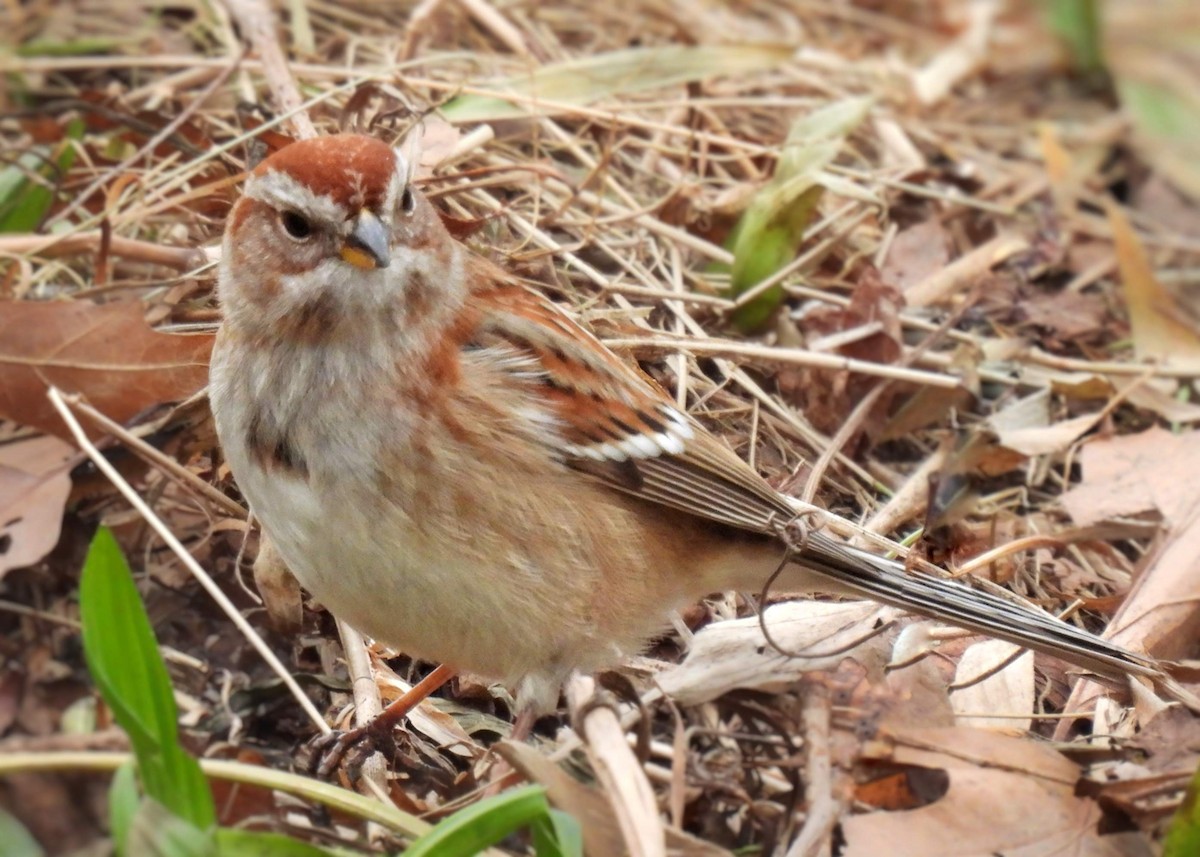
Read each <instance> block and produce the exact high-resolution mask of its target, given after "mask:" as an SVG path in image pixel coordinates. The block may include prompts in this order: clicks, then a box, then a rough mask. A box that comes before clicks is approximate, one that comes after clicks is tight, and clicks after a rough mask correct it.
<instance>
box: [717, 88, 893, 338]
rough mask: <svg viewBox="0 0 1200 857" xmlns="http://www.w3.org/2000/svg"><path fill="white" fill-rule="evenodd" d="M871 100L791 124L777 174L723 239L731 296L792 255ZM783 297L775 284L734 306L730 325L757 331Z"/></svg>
mask: <svg viewBox="0 0 1200 857" xmlns="http://www.w3.org/2000/svg"><path fill="white" fill-rule="evenodd" d="M871 104H872V101H871V99H869V98H847V99H844V100H842V101H837V102H834V103H833V104H829V105H827V106H825V107H822V108H821V109H820V110H815V111H813V112H812V113H809V114H808V115H806V116H803V117H801V118H800V119H798V120H797V121H796V122H795V123H793V125H792V127H791V129H790V130H789V131H788V136H787V140H786V141H785V142H784V147H783V151H782V152H781V153H780V156H779V163H778V164H777V165H776V167H775V175H774V176H773V177H772V178H771V180H770V181H768V182H767V183H766V184H765V185H763V187H762V188H761V189H759V191H758V193H756V194H755V195H754V198H753V199H752V200H751V201H750V204H749V205H748V206H747V207H746V211H745V212H744V213H743V214H742V216H741V218H740V219H739V220H738V223H737V225H736V226H735V227H734V229H733V232H732V233H730V236H729V240H728V241H726V247H727V248H728V249H729V250H730V251H731V252H732V253H733V266H732V268H731V269H730V272H729V274H730V276H729V293H730V296H731V297H733V298H737V297H738V296H739V295H741V294H744V293H745V292H747V291H749V290H750V289H753V288H754V287H755V286H757V285H758V284H759V283H761V282H762V281H763V280H765V279H767V278H768V277H770V276H772V275H773V274H775V273H776V272H778V271H779V270H780V269H782V268H783V267H784V266H786V265H788V264H789V263H791V262H792V260H793V259H795V258H796V251H797V250H798V249H799V246H800V242H801V241H802V240H803V238H804V231H805V230H806V229H807V228H808V224H809V222H810V221H811V220H812V217H813V214H814V213H815V212H816V210H817V204H818V203H819V202H820V200H821V195H822V194H823V193H824V190H825V187H826V185H828V184H829V183H830V177H828V176H827V175H826V174H825V173H824V169H825V167H827V166H828V165H829V163H830V162H831V161H832V160H833V159H834V158H835V157H837V154H838V152H840V151H841V150H842V147H843V146H844V145H845V141H846V137H847V136H848V135H849V134H850V133H851V132H852V131H853V130H854V129H855V128H857V127H858V126H859V124H861V123H862V121H863V119H864V118H866V116H867V113H868V111H869V110H870V109H871ZM840 189H841V185H839V190H840ZM783 295H784V293H783V287H782V286H780V285H776V286H773V287H771V288H770V289H767V290H766V291H765V292H763V293H762V294H761V295H758V296H756V297H755V298H754V299H753V300H750V301H748V302H746V303H743V304H742V305H741V306H739V307H738V308H737V309H736V310H734V313H733V321H734V324H736V325H737V327H738V328H739V329H740V330H742V331H743V332H745V333H753V332H755V331H757V330H758V329H759V328H761V327H762V326H763V325H764V324H766V322H767V321H768V320H769V319H770V318H771V316H772V314H773V313H774V312H775V310H776V309H777V308H778V306H779V305H780V304H781V303H782V302H783Z"/></svg>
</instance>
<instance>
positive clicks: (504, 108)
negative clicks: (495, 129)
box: [441, 45, 794, 122]
mask: <svg viewBox="0 0 1200 857" xmlns="http://www.w3.org/2000/svg"><path fill="white" fill-rule="evenodd" d="M793 52H794V49H793V48H791V47H788V46H784V45H698V46H690V45H664V46H661V47H648V48H629V49H627V50H622V51H611V52H609V53H602V54H593V55H590V56H586V57H581V58H579V59H572V60H567V61H566V62H561V63H553V64H551V65H546V66H542V67H541V68H538V69H536V70H535V71H533V72H532V73H531V74H528V75H523V76H520V77H512V78H509V79H507V80H502V81H498V82H496V83H492V84H488V85H487V88H488V89H492V90H495V91H496V95H494V96H493V95H474V94H472V95H462V96H459V97H458V98H455V99H453V100H451V101H450V102H448V103H447V104H445V105H443V106H442V108H441V113H442V115H443V116H445V117H446V119H448V120H449V121H451V122H493V121H495V120H497V119H511V118H515V117H520V116H528V115H529V114H530V113H533V112H537V113H540V114H543V115H553V114H555V113H559V112H561V111H562V107H560V106H558V105H562V104H568V105H584V104H591V103H592V102H595V101H599V100H601V99H603V98H607V97H609V96H612V95H617V94H618V93H630V92H639V91H644V90H647V89H659V88H662V87H666V86H676V85H678V84H681V83H688V82H690V81H693V80H702V79H704V78H709V77H714V76H716V75H734V74H741V73H745V72H752V71H764V70H768V69H773V68H777V67H778V66H779V64H780V63H783V62H785V61H786V60H788V59H789V58H790V57H791V56H792V54H793ZM501 93H509V94H511V95H515V96H518V97H520V99H521V100H520V101H518V102H516V103H514V102H513V100H512V99H506V98H504V97H503V95H501ZM527 99H544V100H545V101H549V102H553V105H547V106H544V107H539V106H538V105H536V104H529V103H528V101H527Z"/></svg>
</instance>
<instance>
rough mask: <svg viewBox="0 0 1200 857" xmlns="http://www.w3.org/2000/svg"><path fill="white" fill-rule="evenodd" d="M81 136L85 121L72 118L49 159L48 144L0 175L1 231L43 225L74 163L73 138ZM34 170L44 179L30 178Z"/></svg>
mask: <svg viewBox="0 0 1200 857" xmlns="http://www.w3.org/2000/svg"><path fill="white" fill-rule="evenodd" d="M82 136H83V122H82V121H81V120H79V119H75V120H72V121H71V123H70V124H69V125H68V126H67V131H66V135H65V136H64V138H63V140H62V142H60V143H59V144H58V147H57V153H56V154H55V155H53V157H52V159H51V160H50V161H49V162H47V161H45V160H44V159H43V157H42V154H45V155H49V149H48V147H41V152H42V154H39V153H38V152H36V151H35V152H28V153H26V154H25V155H23V156H22V158H21V159H20V161H19V163H18V164H15V165H13V166H11V167H9V168H8V169H6V170H4V175H3V176H0V232H32V231H33V230H35V229H37V228H38V226H40V225H41V223H42V220H43V218H45V216H46V212H48V211H49V210H50V206H51V205H53V203H54V194H55V193H56V188H57V187H58V179H59V177H60V176H65V175H66V174H67V172H68V171H69V170H70V169H71V167H72V166H73V165H74V163H75V154H76V153H75V146H74V144H73V141H75V140H78V139H79V138H80V137H82ZM38 165H40V166H38ZM31 172H36V174H37V175H38V176H40V177H41V179H42V181H38V180H37V179H34V178H30V177H29V173H31Z"/></svg>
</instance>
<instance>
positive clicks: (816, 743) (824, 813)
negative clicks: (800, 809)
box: [786, 681, 843, 857]
mask: <svg viewBox="0 0 1200 857" xmlns="http://www.w3.org/2000/svg"><path fill="white" fill-rule="evenodd" d="M805 688H806V691H805V693H804V708H803V714H802V717H803V721H804V749H805V754H804V755H805V764H804V773H805V777H804V780H805V785H804V798H805V801H804V802H805V804H806V805H807V808H808V811H807V813H806V815H805V818H804V827H803V828H801V830H800V835H799V836H797V837H796V839H795V841H793V842H792V844H791V847H789V848H788V850H787V855H786V857H828V855H831V854H832V853H833V827H834V825H836V824H837V821H838V818H839V817H840V816H841V814H842V810H843V807H842V806H841V804H840V802H839V801H838V800H837V798H836V797H835V796H834V775H835V772H834V768H833V754H832V743H833V734H832V728H831V724H832V705H831V704H830V700H829V689H828V688H827V687H825V686H824V685H823V684H821V683H820V682H817V681H809V682H805Z"/></svg>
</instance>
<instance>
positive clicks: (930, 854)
mask: <svg viewBox="0 0 1200 857" xmlns="http://www.w3.org/2000/svg"><path fill="white" fill-rule="evenodd" d="M893 740H894V742H895V746H893V747H892V748H891V752H890V753H887V754H886V755H885V757H884V758H885V760H886V761H889V762H892V763H900V764H906V765H918V766H920V767H922V768H934V769H938V768H940V769H943V770H945V771H946V772H947V774H948V775H949V778H950V788H949V790H948V791H947V792H946V794H945V795H944V796H943V797H942V798H941V799H940V800H936V801H934V802H933V803H931V804H929V805H928V806H924V807H921V808H920V809H914V810H910V811H907V812H876V813H870V814H867V815H858V816H854V817H852V818H849V819H846V820H844V821H843V823H842V830H843V833H844V834H845V837H846V847H845V850H844V851H843V853H844V854H845V855H847V857H863V855H868V854H871V855H874V854H889V855H893V857H903V855H918V854H919V855H921V857H939V855H945V857H950V855H956V857H958V855H985V854H1000V853H1003V854H1011V855H1021V857H1039V855H1046V857H1049V855H1061V854H1072V855H1076V857H1083V855H1095V857H1101V855H1111V857H1116V855H1118V854H1122V853H1125V852H1124V851H1123V850H1122V845H1124V842H1120V843H1118V841H1117V840H1115V839H1113V838H1109V837H1103V836H1099V835H1098V833H1097V829H1096V826H1097V822H1098V821H1099V820H1100V808H1099V807H1098V806H1097V805H1096V804H1095V802H1094V801H1092V800H1088V799H1086V798H1080V797H1077V796H1076V795H1075V783H1076V781H1077V780H1078V779H1079V769H1078V767H1077V766H1076V765H1075V764H1074V763H1073V762H1070V761H1069V760H1067V759H1066V758H1065V757H1063V756H1062V755H1061V754H1060V753H1058V751H1056V750H1054V749H1053V748H1051V747H1048V746H1045V745H1043V744H1039V743H1037V742H1035V741H1031V740H1026V739H1019V738H1010V737H1005V736H1001V735H997V734H994V733H988V732H983V731H980V730H973V729H964V728H953V729H905V730H893ZM878 746H880V747H882V742H878ZM1134 853H1137V852H1134Z"/></svg>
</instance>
